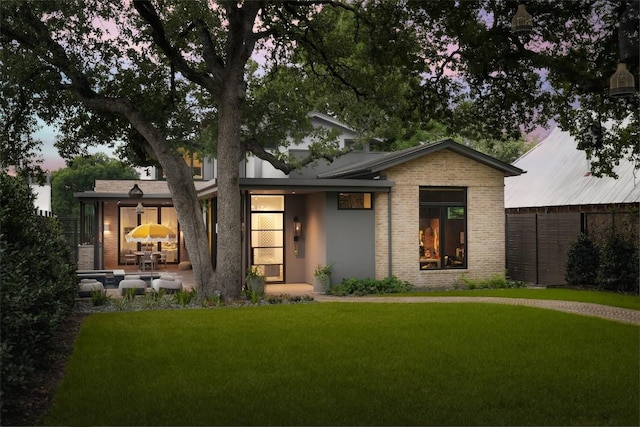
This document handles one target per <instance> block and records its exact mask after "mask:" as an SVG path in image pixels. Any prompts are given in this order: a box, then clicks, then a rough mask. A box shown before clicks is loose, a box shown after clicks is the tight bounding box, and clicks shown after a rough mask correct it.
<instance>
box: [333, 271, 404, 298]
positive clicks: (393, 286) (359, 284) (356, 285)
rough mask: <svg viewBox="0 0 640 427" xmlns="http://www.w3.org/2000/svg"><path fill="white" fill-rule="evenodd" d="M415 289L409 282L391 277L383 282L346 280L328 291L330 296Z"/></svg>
mask: <svg viewBox="0 0 640 427" xmlns="http://www.w3.org/2000/svg"><path fill="white" fill-rule="evenodd" d="M412 289H413V285H412V284H410V283H409V282H405V281H403V280H400V279H398V278H397V277H396V276H390V277H387V278H385V279H382V280H375V279H344V280H343V281H342V283H340V284H339V285H335V286H333V287H332V288H331V289H329V290H327V294H329V295H341V296H342V295H368V294H384V293H399V292H408V291H410V290H412Z"/></svg>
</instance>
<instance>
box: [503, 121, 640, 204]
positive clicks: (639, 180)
mask: <svg viewBox="0 0 640 427" xmlns="http://www.w3.org/2000/svg"><path fill="white" fill-rule="evenodd" d="M513 165H514V166H516V167H519V168H521V169H524V170H526V171H527V173H526V174H524V175H520V176H513V177H509V178H507V179H506V180H505V192H504V194H505V197H504V199H505V207H506V208H524V207H547V206H572V205H594V204H610V203H611V204H613V203H638V202H640V185H639V184H640V174H639V172H640V171H638V170H636V169H635V165H634V163H633V162H631V161H629V160H627V159H623V160H621V161H620V164H619V165H618V166H616V167H615V168H614V171H615V173H616V174H617V175H618V178H617V179H614V178H611V177H602V178H598V177H595V176H593V175H591V173H590V165H589V161H588V160H587V156H586V154H585V152H584V151H581V150H578V145H577V143H576V141H575V139H574V138H573V137H572V136H571V135H570V134H569V133H568V132H564V131H562V130H560V129H559V128H555V129H554V130H553V131H552V132H551V133H550V134H549V136H547V138H545V139H544V140H543V141H541V142H540V143H539V144H538V145H536V146H535V147H534V148H533V149H531V150H530V151H529V152H527V153H526V154H525V155H523V156H522V157H520V158H519V159H518V160H516V161H515V162H514V163H513Z"/></svg>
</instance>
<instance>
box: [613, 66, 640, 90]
mask: <svg viewBox="0 0 640 427" xmlns="http://www.w3.org/2000/svg"><path fill="white" fill-rule="evenodd" d="M634 93H636V84H635V80H634V78H633V74H631V73H630V72H629V71H628V70H627V64H625V63H624V62H619V63H618V69H617V70H616V72H615V73H614V74H613V76H611V78H610V79H609V96H615V97H623V96H629V95H633V94H634Z"/></svg>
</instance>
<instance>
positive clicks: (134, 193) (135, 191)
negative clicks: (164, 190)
mask: <svg viewBox="0 0 640 427" xmlns="http://www.w3.org/2000/svg"><path fill="white" fill-rule="evenodd" d="M142 196H144V193H143V192H142V190H141V189H140V187H138V184H133V187H131V190H129V197H131V198H132V199H141V198H142Z"/></svg>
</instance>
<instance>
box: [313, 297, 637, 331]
mask: <svg viewBox="0 0 640 427" xmlns="http://www.w3.org/2000/svg"><path fill="white" fill-rule="evenodd" d="M314 298H315V300H316V301H331V302H378V303H474V302H475V303H491V304H509V305H523V306H528V307H538V308H546V309H550V310H558V311H564V312H566V313H574V314H581V315H583V316H592V317H599V318H602V319H608V320H614V321H616V322H622V323H630V324H632V325H640V311H638V310H632V309H630V308H621V307H612V306H608V305H600V304H592V303H588V302H578V301H557V300H541V299H525V298H496V297H333V296H327V295H316V296H314Z"/></svg>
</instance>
